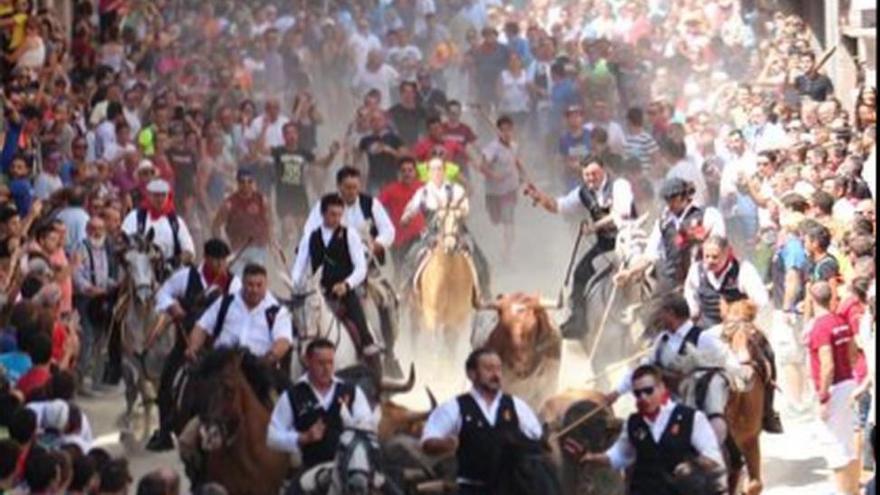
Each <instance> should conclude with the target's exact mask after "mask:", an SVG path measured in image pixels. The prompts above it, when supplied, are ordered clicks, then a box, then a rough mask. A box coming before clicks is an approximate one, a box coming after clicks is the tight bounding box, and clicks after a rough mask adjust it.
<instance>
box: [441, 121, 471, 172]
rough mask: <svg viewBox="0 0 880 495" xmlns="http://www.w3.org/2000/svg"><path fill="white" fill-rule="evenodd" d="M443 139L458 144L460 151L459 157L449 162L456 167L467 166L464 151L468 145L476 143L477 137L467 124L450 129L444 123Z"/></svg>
mask: <svg viewBox="0 0 880 495" xmlns="http://www.w3.org/2000/svg"><path fill="white" fill-rule="evenodd" d="M443 139H446V140H449V141H453V142H456V143H458V145H459V147H460V148H459V149H460V150H461V156H458V157H455V158H456V159H453V160H450V161H453V162H455V163H457V164H458V165H467V155H466V154H465V153H464V150H465V148H467V146H468V145H469V144H472V143H476V142H477V135H476V134H474V131H473V129H471V128H470V126H468V125H467V124H458V125H457V126H455V127H452V126H450V125H449V123H445V124H443Z"/></svg>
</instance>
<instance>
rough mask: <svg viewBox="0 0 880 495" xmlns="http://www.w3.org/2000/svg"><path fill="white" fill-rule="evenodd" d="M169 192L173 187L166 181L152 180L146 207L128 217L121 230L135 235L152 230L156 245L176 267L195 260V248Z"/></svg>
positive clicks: (135, 210)
mask: <svg viewBox="0 0 880 495" xmlns="http://www.w3.org/2000/svg"><path fill="white" fill-rule="evenodd" d="M170 193H171V186H169V185H168V183H167V182H165V181H164V180H162V179H153V180H152V181H150V183H149V184H147V198H146V201H145V202H144V205H143V206H141V207H139V208H136V209H134V210H132V211H131V212H130V213H129V214H128V216H126V217H125V220H124V221H123V222H122V231H123V232H124V233H125V234H126V235H129V236H132V235H147V234H148V233H149V232H150V230H152V231H153V243H154V244H156V246H158V247H159V249H160V250H161V251H162V254H163V256H164V257H165V260H166V261H167V262H168V263H170V266H172V267H177V266H181V265H183V264H186V262H188V261H191V260H192V259H193V257H194V256H195V246H194V245H193V239H192V235H190V233H189V228H187V226H186V222H184V220H183V218H180V217H178V216H177V213H176V212H175V210H174V202H172V201H171V200H170V198H169V194H170Z"/></svg>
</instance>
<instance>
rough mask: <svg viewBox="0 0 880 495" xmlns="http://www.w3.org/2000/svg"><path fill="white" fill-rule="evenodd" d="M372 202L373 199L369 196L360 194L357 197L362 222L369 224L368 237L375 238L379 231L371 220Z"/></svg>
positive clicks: (372, 219)
mask: <svg viewBox="0 0 880 495" xmlns="http://www.w3.org/2000/svg"><path fill="white" fill-rule="evenodd" d="M373 201H374V200H373V197H372V196H370V195H369V194H363V193H361V194H359V195H358V206H360V207H361V212H362V213H363V214H364V220H366V221H367V222H370V235H371V236H373V238H375V237H376V236H377V235H379V229H378V228H376V220H375V219H374V218H373Z"/></svg>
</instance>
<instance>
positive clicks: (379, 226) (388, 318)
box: [294, 167, 396, 362]
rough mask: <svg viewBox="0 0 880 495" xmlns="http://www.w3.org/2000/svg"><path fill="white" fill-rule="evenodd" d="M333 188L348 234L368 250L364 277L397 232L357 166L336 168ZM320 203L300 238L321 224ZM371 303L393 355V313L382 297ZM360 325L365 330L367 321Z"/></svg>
mask: <svg viewBox="0 0 880 495" xmlns="http://www.w3.org/2000/svg"><path fill="white" fill-rule="evenodd" d="M336 189H337V192H338V196H339V197H341V198H342V201H343V207H344V210H343V215H342V225H344V226H345V227H346V228H347V229H348V232H349V233H351V232H354V233H356V234H357V235H358V238H359V239H361V242H363V243H364V245H365V246H366V248H367V252H365V255H366V260H367V272H366V273H365V274H364V278H366V277H368V276H370V275H371V274H375V273H377V272H378V271H373V269H377V268H378V266H379V265H384V264H385V256H386V253H387V252H388V251H389V249H391V246H392V245H393V244H394V237H395V235H396V230H395V228H394V224H393V223H392V222H391V217H389V216H388V212H387V211H386V210H385V206H384V205H383V204H382V203H381V202H380V201H379V200H378V199H376V198H374V197H373V196H370V195H369V194H366V193H364V192H362V191H363V180H362V177H361V173H360V171H359V170H358V169H356V168H353V167H342V168H341V169H339V172H337V173H336ZM321 204H322V201H321V202H318V204H316V205H315V206H314V208H312V211H311V212H310V213H309V217H308V219H307V220H306V224H305V227H304V228H303V239H306V238H308V236H309V235H310V234H311V233H313V232H315V231H316V230H318V229H319V228H320V227H321V224H322V222H323V216H324V215H323V211H322V210H321ZM294 280H295V279H294ZM362 281H363V280H362ZM357 285H358V286H359V285H361V284H360V283H359V284H357ZM355 287H356V286H352V287H351V288H352V289H354V288H355ZM363 288H364V289H366V284H363ZM389 290H393V289H389ZM362 293H366V291H365V290H364V291H363V292H362ZM394 297H396V295H395V296H394ZM373 302H374V303H375V304H376V306H377V307H378V312H379V318H380V321H381V322H382V323H381V326H382V328H381V329H380V330H381V332H382V337H383V340H384V342H385V345H386V346H387V347H388V349H387V354H386V357H387V358H392V357H393V356H392V355H391V354H390V353H391V352H392V351H393V348H392V344H393V342H394V338H395V336H394V328H393V326H394V324H393V323H392V319H393V317H392V315H393V314H394V313H393V310H392V308H391V303H390V302H389V301H384V300H382V301H380V300H376V301H373ZM358 304H360V303H358ZM361 313H362V311H361ZM349 317H354V315H353V314H351V313H349ZM364 321H366V319H364ZM355 324H357V325H358V326H360V323H358V322H355ZM363 327H364V328H365V329H366V328H367V326H366V324H364V325H363ZM372 342H373V338H372V337H370V342H369V343H367V344H366V345H369V344H371V343H372ZM386 362H387V361H386Z"/></svg>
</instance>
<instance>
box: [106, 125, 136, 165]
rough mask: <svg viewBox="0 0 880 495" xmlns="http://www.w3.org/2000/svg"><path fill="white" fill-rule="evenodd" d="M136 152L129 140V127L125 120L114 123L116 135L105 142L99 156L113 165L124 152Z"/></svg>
mask: <svg viewBox="0 0 880 495" xmlns="http://www.w3.org/2000/svg"><path fill="white" fill-rule="evenodd" d="M129 153H137V147H136V146H135V145H134V143H132V142H131V128H130V127H129V125H128V123H126V122H125V121H122V122H119V123H117V124H116V135H115V138H114V139H113V141H111V142H109V143H105V145H104V151H103V155H102V156H101V158H103V159H104V160H107V161H108V162H110V164H111V165H115V164H116V162H117V161H119V160H120V159H121V158H123V157H124V156H125V155H126V154H129Z"/></svg>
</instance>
